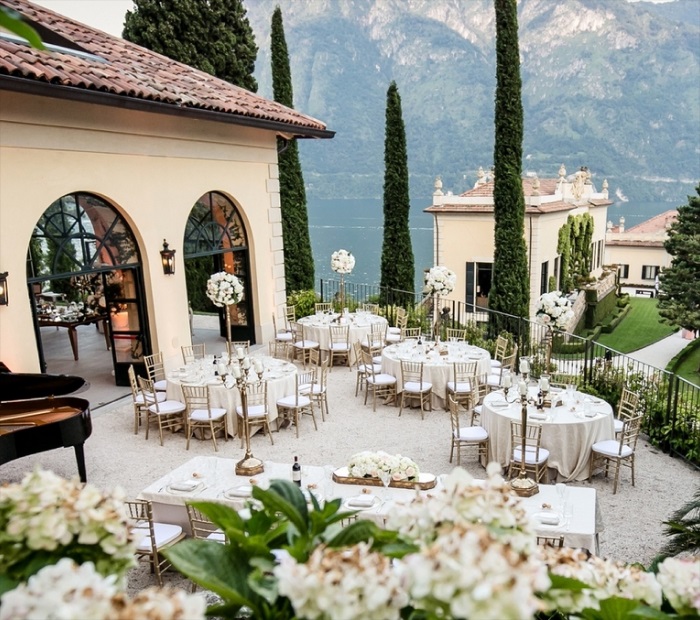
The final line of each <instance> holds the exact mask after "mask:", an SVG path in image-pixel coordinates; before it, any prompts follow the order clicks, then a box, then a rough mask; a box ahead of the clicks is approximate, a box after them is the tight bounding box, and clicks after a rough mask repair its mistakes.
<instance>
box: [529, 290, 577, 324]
mask: <svg viewBox="0 0 700 620" xmlns="http://www.w3.org/2000/svg"><path fill="white" fill-rule="evenodd" d="M535 316H536V317H537V318H538V319H539V320H540V322H542V323H544V324H545V325H551V326H552V327H554V328H556V329H565V328H566V327H568V326H569V322H570V321H571V319H573V317H574V311H573V309H572V306H571V301H570V300H569V298H568V297H566V296H564V295H562V294H561V293H560V292H559V291H550V292H549V293H544V294H542V295H541V296H540V298H539V300H538V302H537V310H536V313H535Z"/></svg>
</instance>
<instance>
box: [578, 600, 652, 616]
mask: <svg viewBox="0 0 700 620" xmlns="http://www.w3.org/2000/svg"><path fill="white" fill-rule="evenodd" d="M642 607H643V606H642V605H641V604H640V603H639V601H636V600H632V599H628V598H621V597H619V596H613V597H611V598H606V599H605V600H602V601H600V611H598V610H596V609H590V608H587V609H584V610H583V611H582V612H581V613H580V616H581V617H582V618H584V619H585V620H625V619H627V618H630V617H632V616H633V614H632V612H633V611H635V610H637V609H638V608H640V609H641V608H642Z"/></svg>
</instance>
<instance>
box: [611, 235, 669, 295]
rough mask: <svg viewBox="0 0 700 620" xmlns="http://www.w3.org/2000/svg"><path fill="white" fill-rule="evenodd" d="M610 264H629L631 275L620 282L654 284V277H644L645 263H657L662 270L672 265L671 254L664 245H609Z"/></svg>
mask: <svg viewBox="0 0 700 620" xmlns="http://www.w3.org/2000/svg"><path fill="white" fill-rule="evenodd" d="M605 262H606V264H608V265H629V275H628V277H626V278H622V277H621V278H620V284H630V285H640V286H647V287H650V286H654V278H651V279H646V280H644V279H642V268H643V267H644V265H656V266H658V267H660V268H661V269H662V270H663V269H665V268H666V267H669V266H670V265H671V255H670V254H669V253H668V252H667V251H666V250H665V249H664V248H663V246H624V245H608V246H606V249H605Z"/></svg>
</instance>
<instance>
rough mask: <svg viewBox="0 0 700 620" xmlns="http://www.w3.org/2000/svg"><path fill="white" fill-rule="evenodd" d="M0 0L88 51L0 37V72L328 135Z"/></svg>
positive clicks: (67, 23)
mask: <svg viewBox="0 0 700 620" xmlns="http://www.w3.org/2000/svg"><path fill="white" fill-rule="evenodd" d="M0 3H1V4H3V5H5V6H7V7H10V8H12V9H15V10H16V11H18V12H19V13H21V14H22V15H24V16H26V17H27V19H29V20H31V21H32V22H34V23H36V24H39V25H41V26H43V27H45V28H47V29H48V30H50V31H52V32H53V33H56V34H58V35H60V37H62V38H63V39H66V40H68V41H71V42H72V44H74V45H75V46H76V47H77V48H79V49H81V50H84V52H86V53H87V54H89V55H92V56H82V55H79V54H74V53H70V52H63V51H60V50H57V51H39V50H34V49H32V48H29V47H27V46H26V45H24V44H22V43H19V42H15V41H12V40H9V39H5V38H0V75H7V76H13V77H19V78H23V79H26V80H32V81H38V82H44V83H47V84H57V85H61V86H70V87H75V88H81V89H86V90H96V91H100V92H107V93H113V94H116V95H119V96H122V97H129V98H135V99H141V100H145V101H154V102H159V103H164V104H169V105H172V106H177V107H189V108H193V109H200V110H211V111H216V112H222V113H225V114H230V115H232V116H240V117H246V118H251V119H261V120H264V121H271V122H275V123H283V124H286V125H288V126H290V132H292V133H297V134H301V135H304V131H303V130H304V129H307V130H310V133H311V134H314V132H321V133H322V134H324V135H323V136H322V137H331V136H332V135H333V134H332V132H327V129H326V125H325V124H324V123H322V122H321V121H319V120H317V119H315V118H312V117H311V116H307V115H305V114H302V113H300V112H297V111H295V110H293V109H291V108H287V107H285V106H283V105H281V104H279V103H277V102H275V101H270V100H268V99H265V98H264V97H261V96H259V95H256V94H255V93H251V92H249V91H247V90H245V89H243V88H240V87H238V86H234V85H233V84H230V83H228V82H225V81H224V80H220V79H218V78H216V77H214V76H211V75H209V74H208V73H205V72H203V71H199V70H198V69H194V68H192V67H189V66H187V65H184V64H182V63H178V62H175V61H174V60H171V59H170V58H167V57H165V56H162V55H160V54H157V53H155V52H152V51H150V50H147V49H145V48H142V47H139V46H138V45H135V44H133V43H130V42H128V41H124V40H123V39H120V38H118V37H113V36H111V35H108V34H106V33H104V32H101V31H100V30H96V29H94V28H91V27H89V26H86V25H84V24H80V23H78V22H75V21H73V20H71V19H69V18H67V17H64V16H62V15H59V14H58V13H54V12H53V11H50V10H49V9H45V8H44V7H40V6H38V5H34V4H31V3H30V2H27V1H26V0H0ZM326 132H327V133H326Z"/></svg>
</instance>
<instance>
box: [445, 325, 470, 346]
mask: <svg viewBox="0 0 700 620" xmlns="http://www.w3.org/2000/svg"><path fill="white" fill-rule="evenodd" d="M445 337H446V338H447V340H448V341H449V342H464V341H466V339H467V330H466V329H455V328H453V327H448V328H446V329H445Z"/></svg>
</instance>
